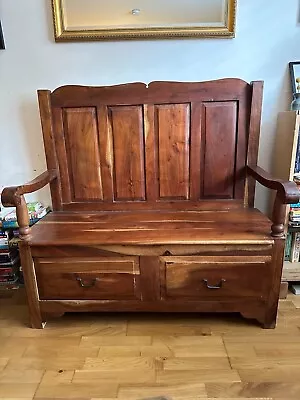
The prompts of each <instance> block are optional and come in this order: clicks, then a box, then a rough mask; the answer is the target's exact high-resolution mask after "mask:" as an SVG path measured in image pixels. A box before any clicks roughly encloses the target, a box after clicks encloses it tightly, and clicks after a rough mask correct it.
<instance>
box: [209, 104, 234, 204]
mask: <svg viewBox="0 0 300 400" xmlns="http://www.w3.org/2000/svg"><path fill="white" fill-rule="evenodd" d="M203 108H204V110H203V114H204V116H203V122H202V124H203V125H202V129H203V131H204V143H203V146H204V147H203V148H202V168H203V174H202V179H203V180H202V188H203V189H202V192H203V197H204V198H229V199H232V198H234V189H235V187H234V183H235V166H236V141H237V105H236V103H235V102H226V103H225V102H224V103H223V102H218V103H214V102H212V103H205V104H204V105H203Z"/></svg>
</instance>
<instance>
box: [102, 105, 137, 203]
mask: <svg viewBox="0 0 300 400" xmlns="http://www.w3.org/2000/svg"><path fill="white" fill-rule="evenodd" d="M109 123H110V126H111V133H112V141H113V160H114V175H113V176H114V186H115V187H114V199H115V200H116V201H119V200H123V201H124V200H145V166H144V157H145V156H144V153H145V150H144V132H143V109H142V107H141V106H128V107H109Z"/></svg>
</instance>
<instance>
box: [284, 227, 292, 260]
mask: <svg viewBox="0 0 300 400" xmlns="http://www.w3.org/2000/svg"><path fill="white" fill-rule="evenodd" d="M291 247H292V234H291V232H288V233H287V235H286V240H285V248H284V261H290V257H291Z"/></svg>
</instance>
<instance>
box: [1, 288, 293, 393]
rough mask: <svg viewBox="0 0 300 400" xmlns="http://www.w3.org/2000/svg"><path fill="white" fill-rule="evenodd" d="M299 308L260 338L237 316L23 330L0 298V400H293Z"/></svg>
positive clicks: (12, 300)
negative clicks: (155, 399)
mask: <svg viewBox="0 0 300 400" xmlns="http://www.w3.org/2000/svg"><path fill="white" fill-rule="evenodd" d="M298 304H300V303H299V302H298V299H297V298H296V296H292V295H288V298H287V299H286V300H282V301H281V302H280V306H279V315H278V324H277V327H276V329H274V330H264V329H262V328H261V327H260V326H259V325H257V324H255V322H253V321H248V320H245V319H243V318H241V317H240V316H238V315H222V314H217V315H216V314H214V315H211V314H203V315H202V314H148V315H147V314H141V313H138V314H130V313H122V314H113V313H109V314H103V313H98V314H97V313H91V314H88V313H86V314H85V313H84V314H82V313H78V314H75V313H74V314H66V315H65V316H64V317H62V318H59V319H52V320H50V321H49V323H48V324H47V326H46V328H45V329H44V330H35V329H30V328H28V319H27V318H28V313H27V309H26V306H25V299H24V294H23V295H22V290H20V291H17V292H15V293H14V294H12V295H9V296H8V295H7V296H5V297H2V296H0V400H4V399H5V400H8V399H9V400H13V399H15V400H19V399H20V400H21V399H22V400H37V399H38V400H50V399H51V400H52V399H60V400H64V399H73V400H143V399H148V398H151V397H159V396H165V397H169V399H171V400H197V399H206V400H212V399H219V400H225V399H230V400H246V399H247V400H254V399H255V400H258V399H263V400H266V399H267V400H296V399H297V400H299V399H300V383H299V377H300V308H299V306H298Z"/></svg>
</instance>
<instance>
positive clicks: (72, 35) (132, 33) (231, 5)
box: [52, 0, 237, 42]
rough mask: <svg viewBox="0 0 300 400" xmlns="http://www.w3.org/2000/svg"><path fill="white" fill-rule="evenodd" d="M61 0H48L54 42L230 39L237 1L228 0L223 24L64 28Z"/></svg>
mask: <svg viewBox="0 0 300 400" xmlns="http://www.w3.org/2000/svg"><path fill="white" fill-rule="evenodd" d="M62 1H63V0H52V13H53V23H54V36H55V41H56V42H68V41H97V40H125V39H166V38H167V39H171V38H183V37H185V38H227V39H230V38H234V37H235V26H236V10H237V0H228V9H227V19H226V24H225V26H224V27H205V28H203V27H202V28H199V27H183V28H139V29H135V28H133V29H99V30H86V29H82V30H72V31H71V30H69V31H68V30H67V29H66V27H65V25H64V15H63V6H62Z"/></svg>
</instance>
